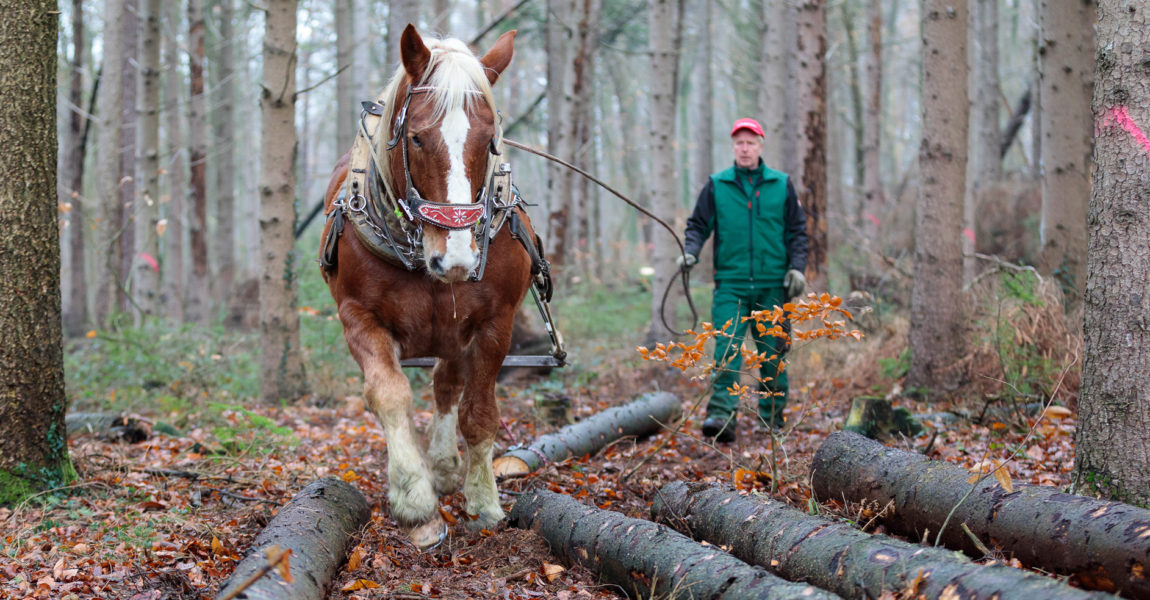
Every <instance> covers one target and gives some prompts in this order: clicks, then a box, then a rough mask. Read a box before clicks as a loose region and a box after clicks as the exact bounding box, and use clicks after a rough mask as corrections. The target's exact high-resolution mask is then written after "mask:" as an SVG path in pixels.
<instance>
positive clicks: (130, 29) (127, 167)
mask: <svg viewBox="0 0 1150 600" xmlns="http://www.w3.org/2000/svg"><path fill="white" fill-rule="evenodd" d="M122 2H123V5H124V7H123V13H122V14H121V15H120V20H119V21H116V22H115V23H116V24H117V26H118V27H119V28H120V30H121V32H122V33H121V35H123V54H122V55H121V56H120V61H121V62H122V64H123V66H122V67H121V68H120V80H119V85H120V86H121V87H122V88H123V91H122V92H121V96H120V106H119V109H120V143H119V146H118V152H119V154H118V156H119V160H120V165H119V173H120V176H119V182H118V185H119V194H120V204H119V208H120V211H121V215H120V220H119V221H118V222H117V227H118V228H119V229H120V254H119V256H120V265H119V268H118V270H117V275H116V281H117V284H118V285H117V287H118V288H119V290H120V293H119V298H120V300H119V306H118V308H119V310H120V311H123V312H129V311H131V312H135V306H134V305H135V304H136V303H135V295H136V293H135V292H136V290H134V289H131V287H130V284H131V281H132V267H133V265H134V264H135V262H136V260H137V258H138V257H137V249H136V215H137V214H138V213H139V211H140V202H139V198H138V197H137V196H136V179H137V177H139V173H138V172H137V171H136V134H137V131H136V130H137V128H138V127H139V119H138V118H137V111H138V107H137V106H136V95H137V94H136V91H137V90H136V86H137V85H138V82H139V79H140V78H139V74H138V73H139V63H140V61H139V56H140V48H139V45H140V0H122ZM112 81H115V80H111V81H109V82H108V83H112ZM129 290H130V292H131V293H129Z"/></svg>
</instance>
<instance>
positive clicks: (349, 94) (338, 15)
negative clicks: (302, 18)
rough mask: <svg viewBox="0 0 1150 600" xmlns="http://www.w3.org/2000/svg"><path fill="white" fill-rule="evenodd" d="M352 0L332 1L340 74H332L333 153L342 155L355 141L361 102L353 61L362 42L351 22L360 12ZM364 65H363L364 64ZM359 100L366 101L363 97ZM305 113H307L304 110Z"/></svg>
mask: <svg viewBox="0 0 1150 600" xmlns="http://www.w3.org/2000/svg"><path fill="white" fill-rule="evenodd" d="M353 4H354V0H336V1H335V58H336V68H337V69H338V70H339V74H338V75H336V76H335V90H336V91H335V115H336V119H335V153H336V155H337V156H343V153H344V152H347V151H348V150H351V144H352V142H353V141H354V140H355V133H356V131H355V130H356V124H357V123H359V113H360V105H359V102H357V101H356V98H355V94H356V87H357V86H356V83H355V82H356V79H357V77H362V76H363V75H364V73H358V72H357V71H359V70H360V66H359V65H356V64H355V59H356V51H355V49H356V46H357V45H359V44H361V43H363V41H362V40H357V39H356V38H355V34H354V32H353V27H352V24H353V22H354V21H355V20H356V19H362V18H363V16H362V15H358V14H356V13H355V12H354V11H355V6H353ZM364 66H366V65H364ZM361 100H367V98H362V99H361ZM305 114H306V113H305Z"/></svg>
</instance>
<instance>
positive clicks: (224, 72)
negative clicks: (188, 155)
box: [211, 0, 236, 305]
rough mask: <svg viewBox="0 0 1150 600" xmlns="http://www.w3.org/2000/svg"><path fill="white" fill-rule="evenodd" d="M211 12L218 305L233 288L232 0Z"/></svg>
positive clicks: (223, 1) (220, 2)
mask: <svg viewBox="0 0 1150 600" xmlns="http://www.w3.org/2000/svg"><path fill="white" fill-rule="evenodd" d="M214 9H218V10H213V11H212V12H213V14H218V16H219V35H218V36H217V38H216V47H215V52H213V54H214V58H215V63H214V64H213V67H214V68H213V69H212V71H211V72H212V79H213V81H214V83H215V85H214V86H213V87H214V88H215V89H214V90H213V92H215V93H214V94H213V95H214V96H215V101H214V102H213V103H212V112H211V117H212V119H211V120H212V144H213V147H214V148H215V151H213V152H212V154H213V155H214V159H213V161H212V162H213V163H214V164H213V166H214V167H215V171H216V172H215V188H216V194H215V196H216V232H215V235H213V236H212V239H214V240H215V243H216V261H217V263H218V264H219V268H218V272H217V275H216V277H215V278H214V279H213V281H212V287H213V290H212V291H213V294H212V296H213V298H216V299H217V300H218V302H216V303H215V304H216V305H218V304H220V303H222V301H225V300H226V299H227V298H228V297H229V296H230V294H231V292H232V290H233V289H235V281H236V191H235V188H236V164H235V141H236V123H235V116H234V114H235V104H236V91H235V54H236V51H235V43H236V41H235V39H233V38H234V34H233V33H232V31H233V27H232V21H233V19H234V18H235V8H234V6H233V0H217V4H216V5H215V7H214Z"/></svg>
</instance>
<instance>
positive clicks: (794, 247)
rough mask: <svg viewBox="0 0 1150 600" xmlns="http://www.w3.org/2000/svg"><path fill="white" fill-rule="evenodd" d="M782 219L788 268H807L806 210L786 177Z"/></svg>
mask: <svg viewBox="0 0 1150 600" xmlns="http://www.w3.org/2000/svg"><path fill="white" fill-rule="evenodd" d="M783 220H784V221H785V222H786V223H785V227H786V234H785V239H786V244H787V262H788V267H787V268H788V269H795V270H798V271H805V270H806V268H807V212H806V211H805V210H803V205H802V204H800V203H799V197H798V195H797V194H795V186H793V185H791V180H790V178H789V177H788V178H787V202H786V207H785V208H784V209H783Z"/></svg>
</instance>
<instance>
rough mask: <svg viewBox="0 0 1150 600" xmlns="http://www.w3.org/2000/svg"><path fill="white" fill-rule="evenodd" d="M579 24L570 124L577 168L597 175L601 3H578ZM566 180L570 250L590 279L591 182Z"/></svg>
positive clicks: (573, 177) (568, 174)
mask: <svg viewBox="0 0 1150 600" xmlns="http://www.w3.org/2000/svg"><path fill="white" fill-rule="evenodd" d="M576 10H577V11H578V12H577V18H578V23H577V27H576V35H575V37H576V39H577V40H578V42H577V45H576V47H575V56H574V60H573V63H574V64H573V65H572V69H571V74H572V76H573V77H572V82H571V84H572V85H571V97H572V98H574V100H575V104H574V105H573V108H574V110H573V111H572V114H571V116H572V119H571V122H570V123H569V124H568V127H570V129H571V140H572V142H573V150H574V153H573V154H572V159H573V161H574V163H573V164H576V165H582V166H583V168H584V169H588V170H590V171H592V172H594V171H596V169H595V164H594V159H595V141H594V139H593V136H592V132H593V130H594V115H595V110H594V108H595V59H596V54H597V52H596V49H597V48H598V46H599V34H598V30H599V12H600V0H578V2H577V4H576ZM564 176H565V177H567V178H568V179H569V180H570V183H569V184H568V185H569V186H570V189H571V201H572V202H571V208H572V209H573V211H574V215H572V216H573V217H574V219H575V227H574V229H573V230H572V231H571V233H572V235H571V241H570V244H569V246H570V247H573V248H574V249H575V251H576V257H577V261H578V263H579V265H578V266H579V271H580V272H581V273H583V274H584V276H585V277H588V278H589V277H590V268H591V248H592V245H591V239H590V228H589V223H588V220H589V217H590V215H591V198H590V196H591V194H590V182H589V181H588V180H587V179H585V178H583V177H581V176H580V175H579V174H578V173H575V172H574V171H571V170H570V169H564Z"/></svg>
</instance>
